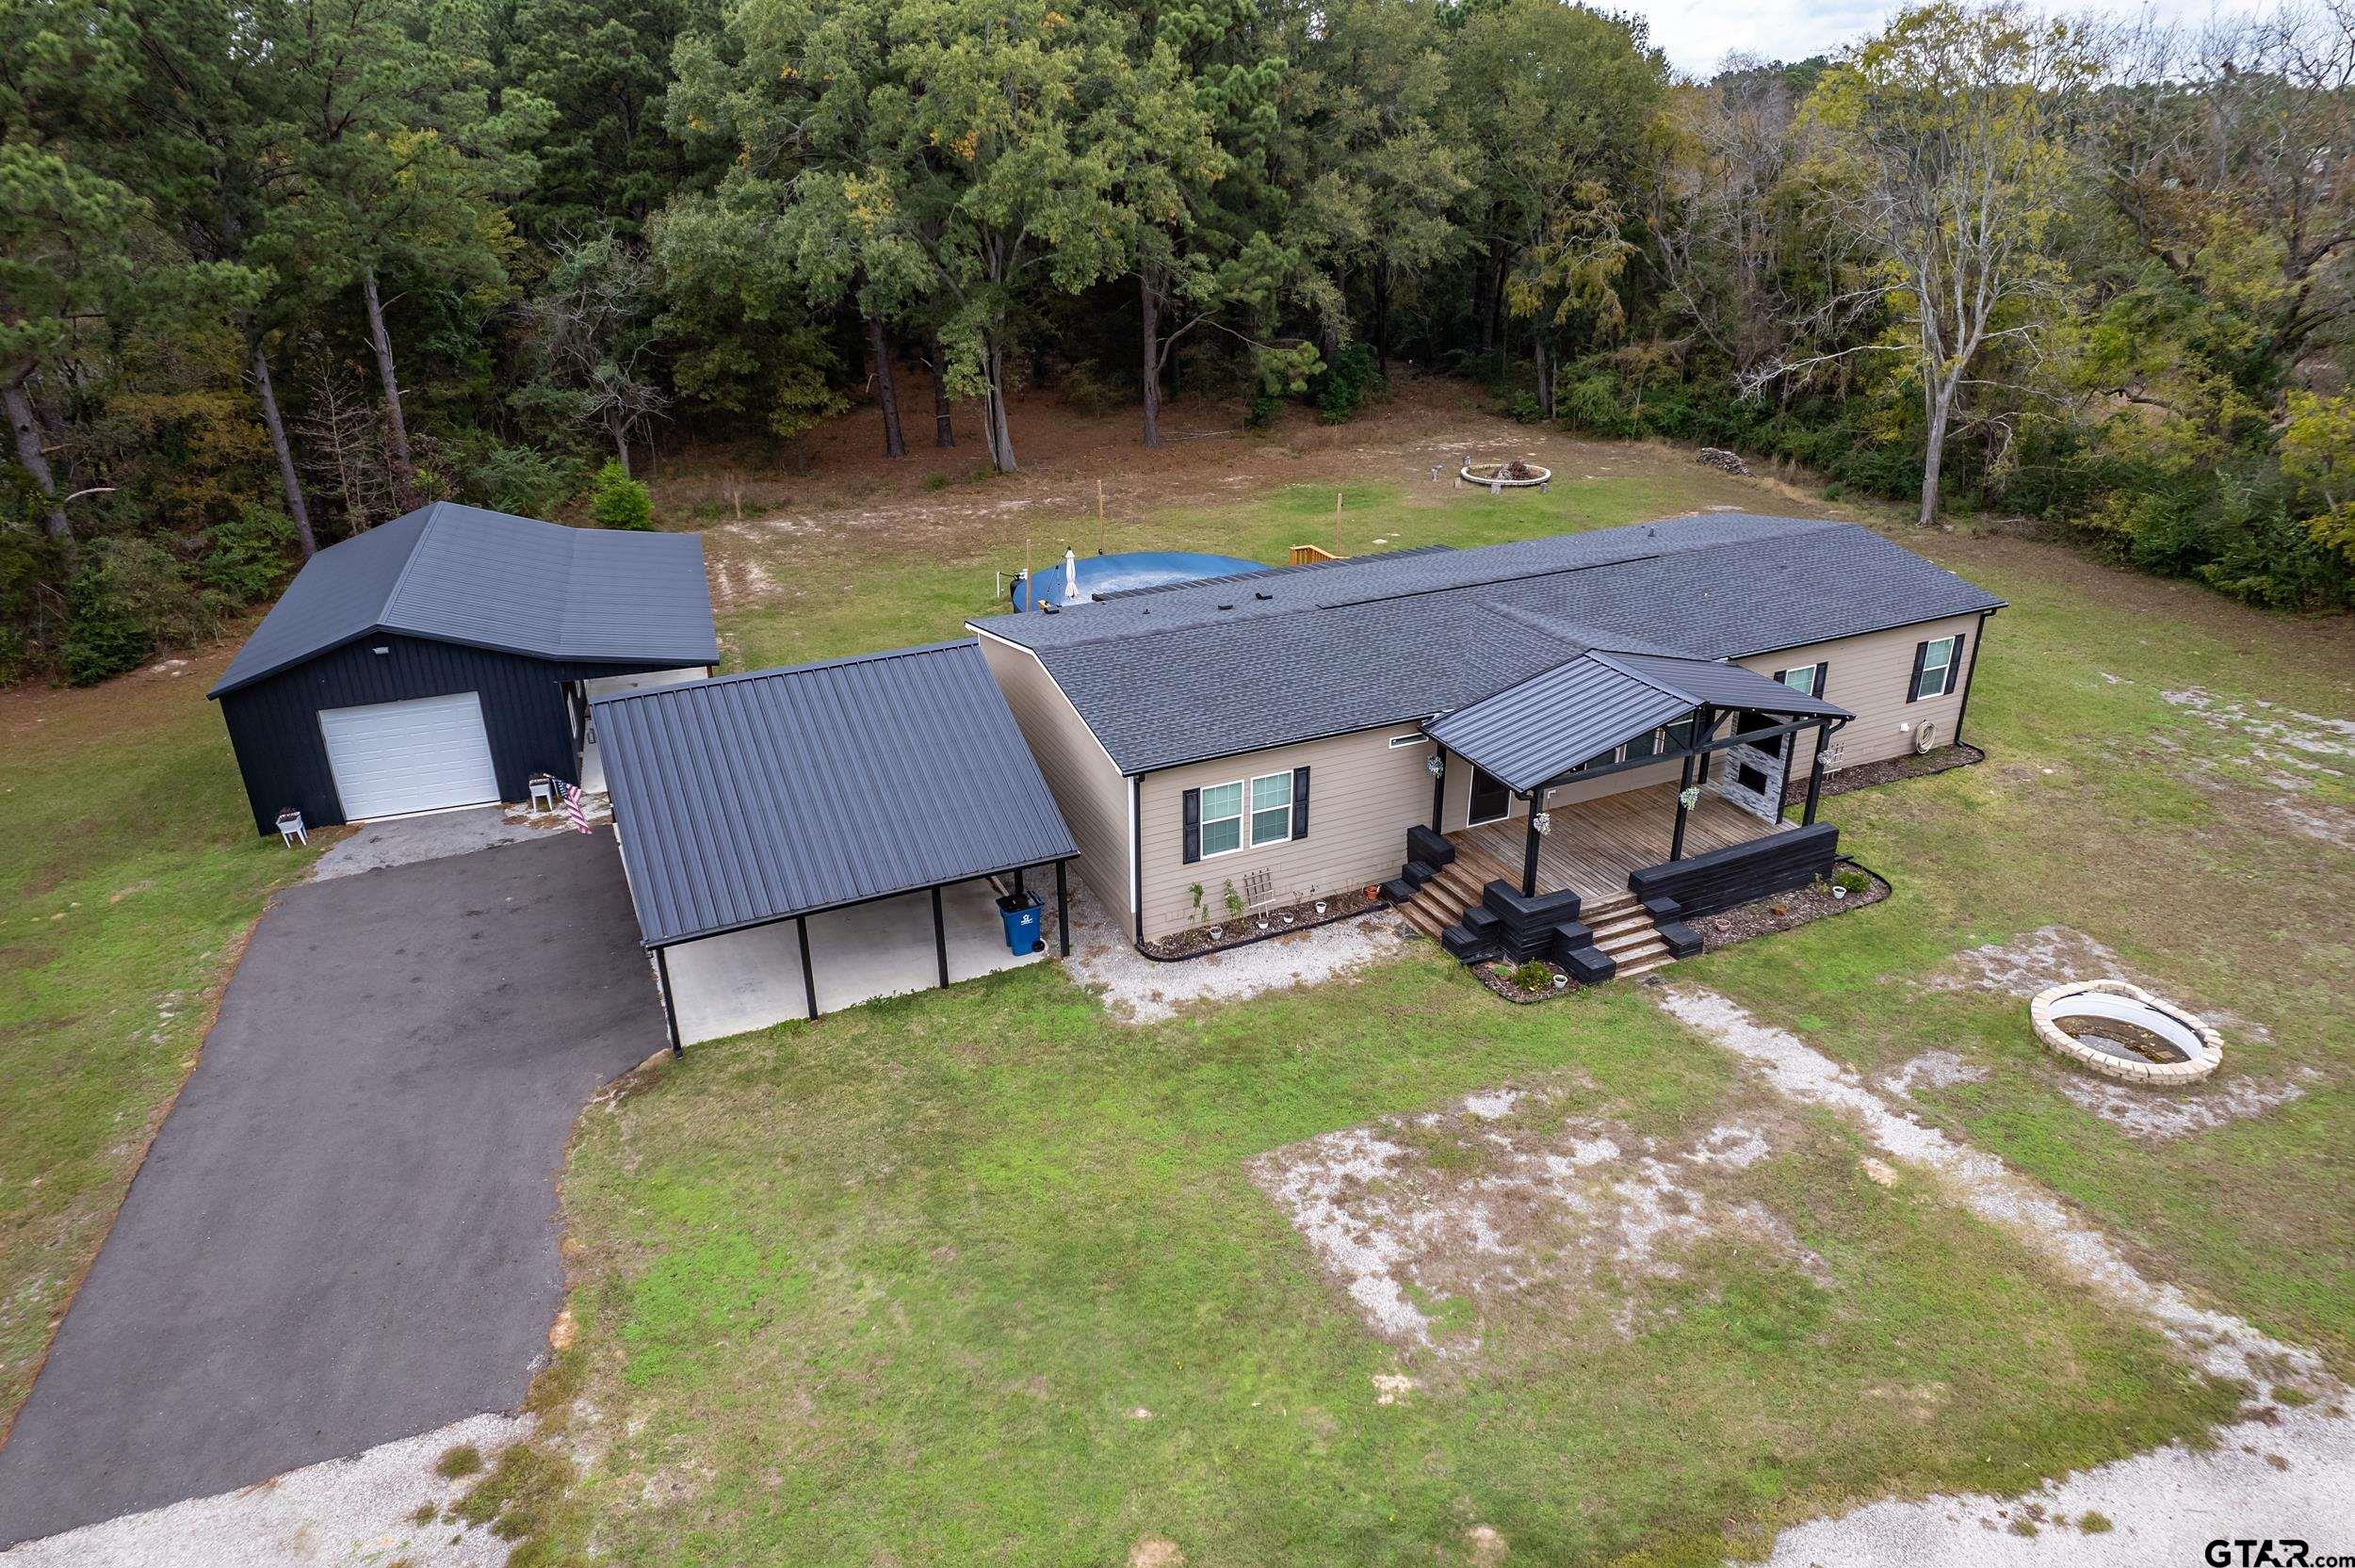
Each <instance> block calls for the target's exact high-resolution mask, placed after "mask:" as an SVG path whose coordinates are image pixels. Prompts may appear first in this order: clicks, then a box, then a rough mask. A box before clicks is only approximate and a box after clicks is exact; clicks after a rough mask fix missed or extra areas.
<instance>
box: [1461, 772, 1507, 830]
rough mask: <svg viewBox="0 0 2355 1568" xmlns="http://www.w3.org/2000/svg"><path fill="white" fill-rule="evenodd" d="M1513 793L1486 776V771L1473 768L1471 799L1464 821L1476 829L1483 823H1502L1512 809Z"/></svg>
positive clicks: (1500, 783)
mask: <svg viewBox="0 0 2355 1568" xmlns="http://www.w3.org/2000/svg"><path fill="white" fill-rule="evenodd" d="M1512 801H1513V792H1512V791H1511V790H1509V789H1507V788H1505V787H1504V785H1503V784H1502V782H1500V781H1498V780H1496V779H1492V778H1490V777H1489V776H1488V773H1487V770H1486V768H1473V769H1472V776H1471V799H1470V801H1469V802H1468V809H1467V810H1466V812H1465V816H1464V820H1465V821H1466V822H1467V823H1469V824H1470V825H1472V826H1474V827H1477V826H1478V825H1479V824H1481V823H1483V822H1502V821H1503V820H1504V814H1505V813H1506V812H1508V811H1510V810H1511V809H1512Z"/></svg>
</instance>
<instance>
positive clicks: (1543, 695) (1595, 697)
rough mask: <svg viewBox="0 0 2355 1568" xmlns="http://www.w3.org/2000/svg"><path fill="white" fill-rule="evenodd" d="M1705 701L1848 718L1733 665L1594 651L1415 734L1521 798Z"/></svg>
mask: <svg viewBox="0 0 2355 1568" xmlns="http://www.w3.org/2000/svg"><path fill="white" fill-rule="evenodd" d="M1703 703H1708V704H1709V705H1711V706H1713V707H1719V708H1746V709H1753V710H1756V711H1758V712H1762V713H1779V714H1788V715H1792V716H1795V717H1796V716H1818V717H1822V718H1827V719H1850V718H1853V717H1855V716H1854V715H1853V714H1851V713H1849V712H1848V710H1847V709H1845V708H1843V707H1840V706H1838V705H1837V704H1835V703H1827V702H1826V701H1824V700H1823V699H1822V698H1821V697H1816V696H1811V695H1810V694H1809V693H1807V692H1804V691H1800V690H1798V689H1797V688H1796V687H1787V686H1785V685H1783V684H1782V683H1781V682H1780V681H1770V680H1768V679H1767V678H1766V677H1765V676H1763V675H1762V674H1760V673H1758V671H1754V670H1747V669H1745V668H1743V667H1742V666H1741V665H1738V664H1719V663H1716V662H1714V661H1713V660H1710V659H1693V658H1671V657H1665V656H1663V655H1654V654H1616V653H1604V652H1602V651H1601V650H1600V649H1598V650H1595V651H1592V652H1589V653H1585V654H1582V655H1579V656H1578V657H1577V658H1574V659H1571V660H1569V661H1567V663H1563V664H1558V665H1555V666H1554V667H1553V668H1552V669H1551V670H1548V671H1544V672H1543V673H1541V674H1537V675H1533V676H1531V677H1530V678H1529V679H1528V680H1525V681H1521V682H1519V683H1518V684H1516V685H1513V686H1509V687H1505V688H1504V689H1503V690H1502V691H1500V692H1498V693H1496V694H1495V695H1494V696H1492V697H1485V698H1483V699H1481V700H1480V701H1479V702H1477V703H1471V704H1470V705H1469V706H1466V707H1461V708H1458V709H1456V710H1455V711H1454V713H1450V714H1443V715H1441V716H1440V717H1439V718H1437V719H1433V720H1431V721H1430V722H1429V723H1427V724H1425V725H1424V726H1423V733H1424V734H1426V735H1428V736H1431V738H1432V739H1434V740H1436V741H1437V742H1438V743H1439V744H1440V745H1442V746H1444V747H1446V748H1447V749H1448V750H1449V751H1451V752H1454V753H1455V754H1456V755H1458V756H1460V757H1463V758H1465V759H1467V760H1468V761H1470V762H1472V763H1475V764H1477V765H1478V766H1479V767H1480V768H1482V769H1484V770H1485V771H1486V772H1487V773H1488V774H1489V776H1491V777H1492V778H1495V779H1498V780H1500V781H1502V783H1503V784H1504V785H1505V786H1506V787H1507V788H1509V789H1512V790H1513V791H1515V792H1516V793H1519V794H1524V795H1525V794H1527V793H1528V792H1529V791H1531V790H1533V789H1535V788H1536V787H1537V786H1538V785H1540V784H1546V783H1548V782H1549V781H1551V780H1553V779H1556V778H1559V777H1560V776H1561V775H1562V774H1564V773H1567V772H1568V771H1569V770H1570V769H1572V768H1576V767H1578V766H1579V765H1580V764H1581V763H1584V762H1587V761H1589V760H1591V759H1593V758H1595V757H1598V756H1600V755H1601V754H1602V753H1603V752H1608V751H1611V750H1612V749H1614V748H1615V747H1617V746H1621V745H1624V744H1625V743H1626V742H1628V741H1631V740H1633V739H1634V738H1636V737H1637V736H1642V735H1648V734H1649V733H1650V732H1651V731H1653V730H1656V729H1658V728H1660V727H1661V726H1662V725H1664V724H1668V723H1673V722H1674V721H1675V720H1677V719H1681V718H1682V717H1684V715H1686V714H1688V713H1690V712H1692V711H1693V710H1694V709H1696V708H1697V707H1699V706H1701V704H1703Z"/></svg>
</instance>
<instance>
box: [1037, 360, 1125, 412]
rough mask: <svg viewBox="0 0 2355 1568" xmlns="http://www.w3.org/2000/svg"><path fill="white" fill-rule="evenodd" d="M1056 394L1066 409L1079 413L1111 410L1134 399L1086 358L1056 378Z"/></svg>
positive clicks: (1113, 410)
mask: <svg viewBox="0 0 2355 1568" xmlns="http://www.w3.org/2000/svg"><path fill="white" fill-rule="evenodd" d="M1055 393H1056V396H1060V397H1061V398H1062V399H1063V400H1064V406H1065V407H1066V408H1069V409H1071V410H1073V411H1075V412H1080V413H1112V412H1115V411H1116V410H1118V409H1120V408H1122V407H1123V406H1124V405H1126V404H1128V403H1129V402H1131V401H1133V400H1134V397H1133V395H1132V394H1130V392H1129V389H1128V388H1126V387H1123V386H1120V385H1118V384H1117V383H1115V382H1114V381H1113V380H1112V379H1111V378H1110V377H1108V376H1105V375H1102V374H1100V373H1099V372H1098V371H1096V368H1095V367H1094V366H1092V365H1090V364H1087V363H1086V362H1085V361H1081V362H1080V364H1075V365H1073V366H1072V367H1071V368H1070V369H1068V370H1066V371H1064V373H1063V374H1062V375H1060V376H1058V377H1056V378H1055Z"/></svg>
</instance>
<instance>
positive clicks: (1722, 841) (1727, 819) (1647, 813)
mask: <svg viewBox="0 0 2355 1568" xmlns="http://www.w3.org/2000/svg"><path fill="white" fill-rule="evenodd" d="M1551 815H1552V818H1553V823H1552V831H1551V832H1548V833H1547V834H1546V835H1545V836H1544V837H1543V838H1542V839H1540V840H1539V841H1538V849H1537V891H1538V892H1540V893H1551V892H1555V891H1557V890H1559V889H1562V888H1566V887H1567V888H1570V889H1573V890H1575V891H1576V892H1577V894H1578V896H1579V897H1582V898H1592V899H1602V898H1608V897H1613V896H1614V895H1624V894H1625V893H1626V892H1627V879H1628V876H1629V874H1630V873H1632V872H1635V871H1640V870H1642V869H1643V868H1644V867H1646V866H1648V865H1660V864H1661V863H1662V862H1663V861H1665V860H1666V859H1667V858H1668V842H1669V840H1670V838H1671V837H1672V836H1673V835H1674V834H1675V832H1676V819H1677V786H1676V785H1675V784H1649V785H1647V786H1645V787H1644V788H1641V789H1627V790H1621V791H1620V792H1619V793H1618V794H1616V795H1601V796H1598V797H1596V798H1595V799H1594V800H1582V801H1580V802H1579V803H1578V804H1576V805H1570V806H1555V807H1553V808H1551ZM1787 826H1788V824H1787V823H1771V822H1762V821H1760V820H1759V819H1758V818H1757V817H1755V816H1751V815H1750V814H1749V813H1748V812H1746V811H1744V810H1743V809H1742V808H1741V807H1739V806H1737V805H1734V804H1733V803H1732V802H1730V801H1729V800H1726V799H1725V798H1724V797H1723V796H1720V795H1718V794H1716V793H1715V792H1713V791H1712V790H1708V789H1703V790H1702V791H1701V798H1700V800H1699V802H1698V803H1697V804H1696V805H1695V806H1694V807H1693V809H1692V811H1691V812H1690V813H1689V814H1687V816H1686V817H1685V822H1684V853H1685V856H1686V858H1687V859H1690V858H1691V857H1692V856H1694V855H1700V854H1707V853H1708V852H1709V851H1710V850H1712V849H1730V848H1732V847H1733V846H1734V845H1736V844H1747V843H1749V842H1750V841H1751V840H1753V839H1760V838H1764V837H1765V836H1766V835H1767V834H1769V833H1775V832H1782V831H1783V830H1784V828H1786V827H1787ZM1527 834H1528V825H1527V823H1526V822H1525V821H1524V820H1523V819H1522V818H1520V817H1518V816H1511V817H1507V818H1505V819H1504V820H1503V821H1502V822H1484V823H1482V824H1481V825H1480V826H1478V827H1476V828H1466V829H1463V830H1461V831H1459V832H1454V833H1451V834H1449V835H1448V836H1449V837H1450V838H1452V839H1454V841H1455V842H1456V843H1458V844H1469V845H1470V846H1471V847H1472V848H1473V849H1477V850H1479V851H1480V852H1481V853H1482V854H1484V855H1486V857H1487V858H1488V859H1490V860H1493V861H1495V862H1497V863H1498V864H1500V865H1504V866H1506V867H1507V868H1508V875H1509V876H1510V877H1511V879H1512V880H1513V881H1519V879H1520V871H1521V852H1522V847H1523V845H1524V844H1525V843H1526V842H1527Z"/></svg>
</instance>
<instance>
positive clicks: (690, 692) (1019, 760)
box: [594, 641, 1079, 1050]
mask: <svg viewBox="0 0 2355 1568" xmlns="http://www.w3.org/2000/svg"><path fill="white" fill-rule="evenodd" d="M594 710H595V715H596V724H597V734H598V736H599V740H600V744H601V746H602V749H603V752H604V761H605V769H606V781H607V784H608V787H609V791H610V793H611V795H612V800H613V818H614V826H615V829H616V831H617V832H618V834H619V836H620V839H621V845H622V858H623V864H624V866H625V871H626V874H627V877H628V880H629V888H630V900H631V904H632V906H633V908H634V909H635V911H636V913H637V917H638V927H639V931H640V936H641V940H642V944H643V946H645V947H647V948H648V949H649V950H651V951H652V952H653V953H654V955H655V962H656V967H657V971H658V975H659V977H660V979H661V983H662V992H663V1005H664V1009H665V1013H666V1018H667V1021H668V1024H669V1026H670V1029H671V1039H672V1047H673V1049H674V1050H676V1049H678V1048H680V1047H681V1045H682V1044H683V1041H682V1039H681V1034H680V1027H679V1015H678V1005H677V1003H678V993H677V992H676V991H675V990H674V985H673V965H672V963H671V959H670V950H671V949H673V948H674V947H682V946H686V945H688V944H691V943H700V942H709V941H711V940H712V939H714V938H722V937H726V936H729V935H730V934H732V933H738V932H748V931H756V930H764V929H771V928H777V927H781V926H783V925H784V924H785V923H787V922H791V923H792V926H793V930H794V938H795V941H794V949H795V952H796V956H797V957H798V961H799V964H798V966H799V969H800V993H799V994H800V996H801V998H802V1001H803V1004H804V1012H805V1013H806V1015H807V1016H808V1017H811V1018H815V1017H817V1016H818V1015H819V1013H820V1011H821V1010H823V1009H822V1008H821V1006H820V983H819V980H818V977H817V970H816V956H815V954H814V953H813V949H812V942H811V936H810V930H811V924H812V922H813V921H814V920H818V919H820V917H828V916H847V915H848V914H849V913H851V912H857V911H868V912H869V916H870V917H869V918H868V919H867V920H866V922H865V924H864V928H863V929H865V930H866V931H867V932H868V939H869V940H882V939H883V938H884V936H885V932H883V931H882V930H880V929H878V928H876V927H875V925H874V924H873V921H872V919H871V915H872V913H874V910H875V908H876V907H877V906H885V904H886V901H887V900H894V899H899V900H906V899H907V898H908V897H909V896H910V895H929V903H930V906H931V908H930V913H931V920H930V923H929V924H930V930H929V932H923V931H922V926H921V924H920V923H919V924H918V932H919V933H921V934H928V935H929V936H930V938H931V944H932V947H933V951H934V980H935V982H936V983H937V984H939V985H943V986H946V985H948V984H949V983H950V979H951V976H950V932H949V928H948V916H949V909H948V900H947V899H946V897H944V893H945V891H946V890H949V889H952V888H957V887H959V886H960V885H961V884H965V883H969V882H974V881H981V880H983V879H999V880H1003V881H1006V882H1008V883H1009V884H1012V885H1019V883H1020V882H1021V880H1022V878H1023V876H1024V874H1025V873H1027V872H1030V871H1033V870H1039V869H1044V868H1047V867H1049V866H1051V867H1052V868H1053V872H1054V881H1055V906H1056V920H1057V925H1058V927H1059V929H1060V931H1061V936H1060V941H1061V944H1062V947H1063V951H1064V952H1065V953H1068V952H1069V951H1070V926H1069V921H1068V907H1067V896H1066V889H1067V878H1066V875H1065V872H1066V866H1067V865H1068V863H1069V862H1070V861H1071V860H1072V859H1073V858H1074V857H1076V856H1077V855H1078V853H1079V847H1078V846H1077V844H1075V843H1074V842H1073V839H1072V836H1071V830H1070V829H1069V828H1068V827H1067V826H1066V825H1065V824H1064V819H1063V815H1062V813H1061V812H1059V811H1058V810H1057V809H1056V807H1055V801H1054V797H1053V796H1052V795H1050V794H1049V793H1048V787H1047V781H1046V780H1045V778H1044V777H1042V776H1041V774H1040V772H1039V768H1038V763H1037V761H1036V760H1035V759H1034V758H1033V757H1032V756H1031V752H1030V748H1029V746H1028V745H1027V744H1026V743H1025V742H1024V740H1023V738H1022V734H1021V731H1020V730H1019V729H1017V728H1016V727H1015V720H1014V715H1013V713H1012V711H1011V710H1010V709H1009V708H1008V707H1007V706H1006V700H1005V697H1004V696H1003V694H1002V693H1000V692H999V688H998V685H997V682H996V681H994V680H993V679H991V677H990V674H989V670H988V667H987V666H986V665H985V664H984V663H983V661H982V656H981V653H980V650H979V649H978V648H977V647H976V646H975V645H974V644H973V643H971V642H969V641H963V642H943V643H933V644H929V645H926V646H923V647H917V648H900V649H893V650H890V651H888V652H885V653H880V654H867V655H859V656H857V657H854V658H845V659H832V660H826V661H823V662H820V663H817V664H805V665H796V666H793V667H791V668H788V669H781V670H763V671H753V672H751V673H748V674H742V675H728V676H723V677H721V678H719V679H717V680H710V681H698V682H693V683H690V684H689V685H685V686H675V687H659V688H655V689H650V690H642V691H631V692H625V693H622V694H619V695H616V696H612V697H608V698H604V699H601V700H599V701H598V702H597V703H595V704H594ZM901 907H902V908H905V907H906V906H905V905H904V904H903V905H902V906H901ZM969 907H970V900H969V899H961V900H960V908H961V909H969ZM909 913H915V914H918V916H919V919H920V910H912V911H910V912H909ZM992 913H994V910H993V911H992ZM906 923H907V922H904V921H903V922H901V924H902V925H904V924H906ZM852 925H853V922H851V921H849V920H848V919H836V920H834V921H833V922H832V925H831V926H830V928H829V929H830V930H834V931H837V932H838V931H840V930H842V929H848V928H849V927H851V926H852ZM874 994H882V993H880V992H878V993H874Z"/></svg>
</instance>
